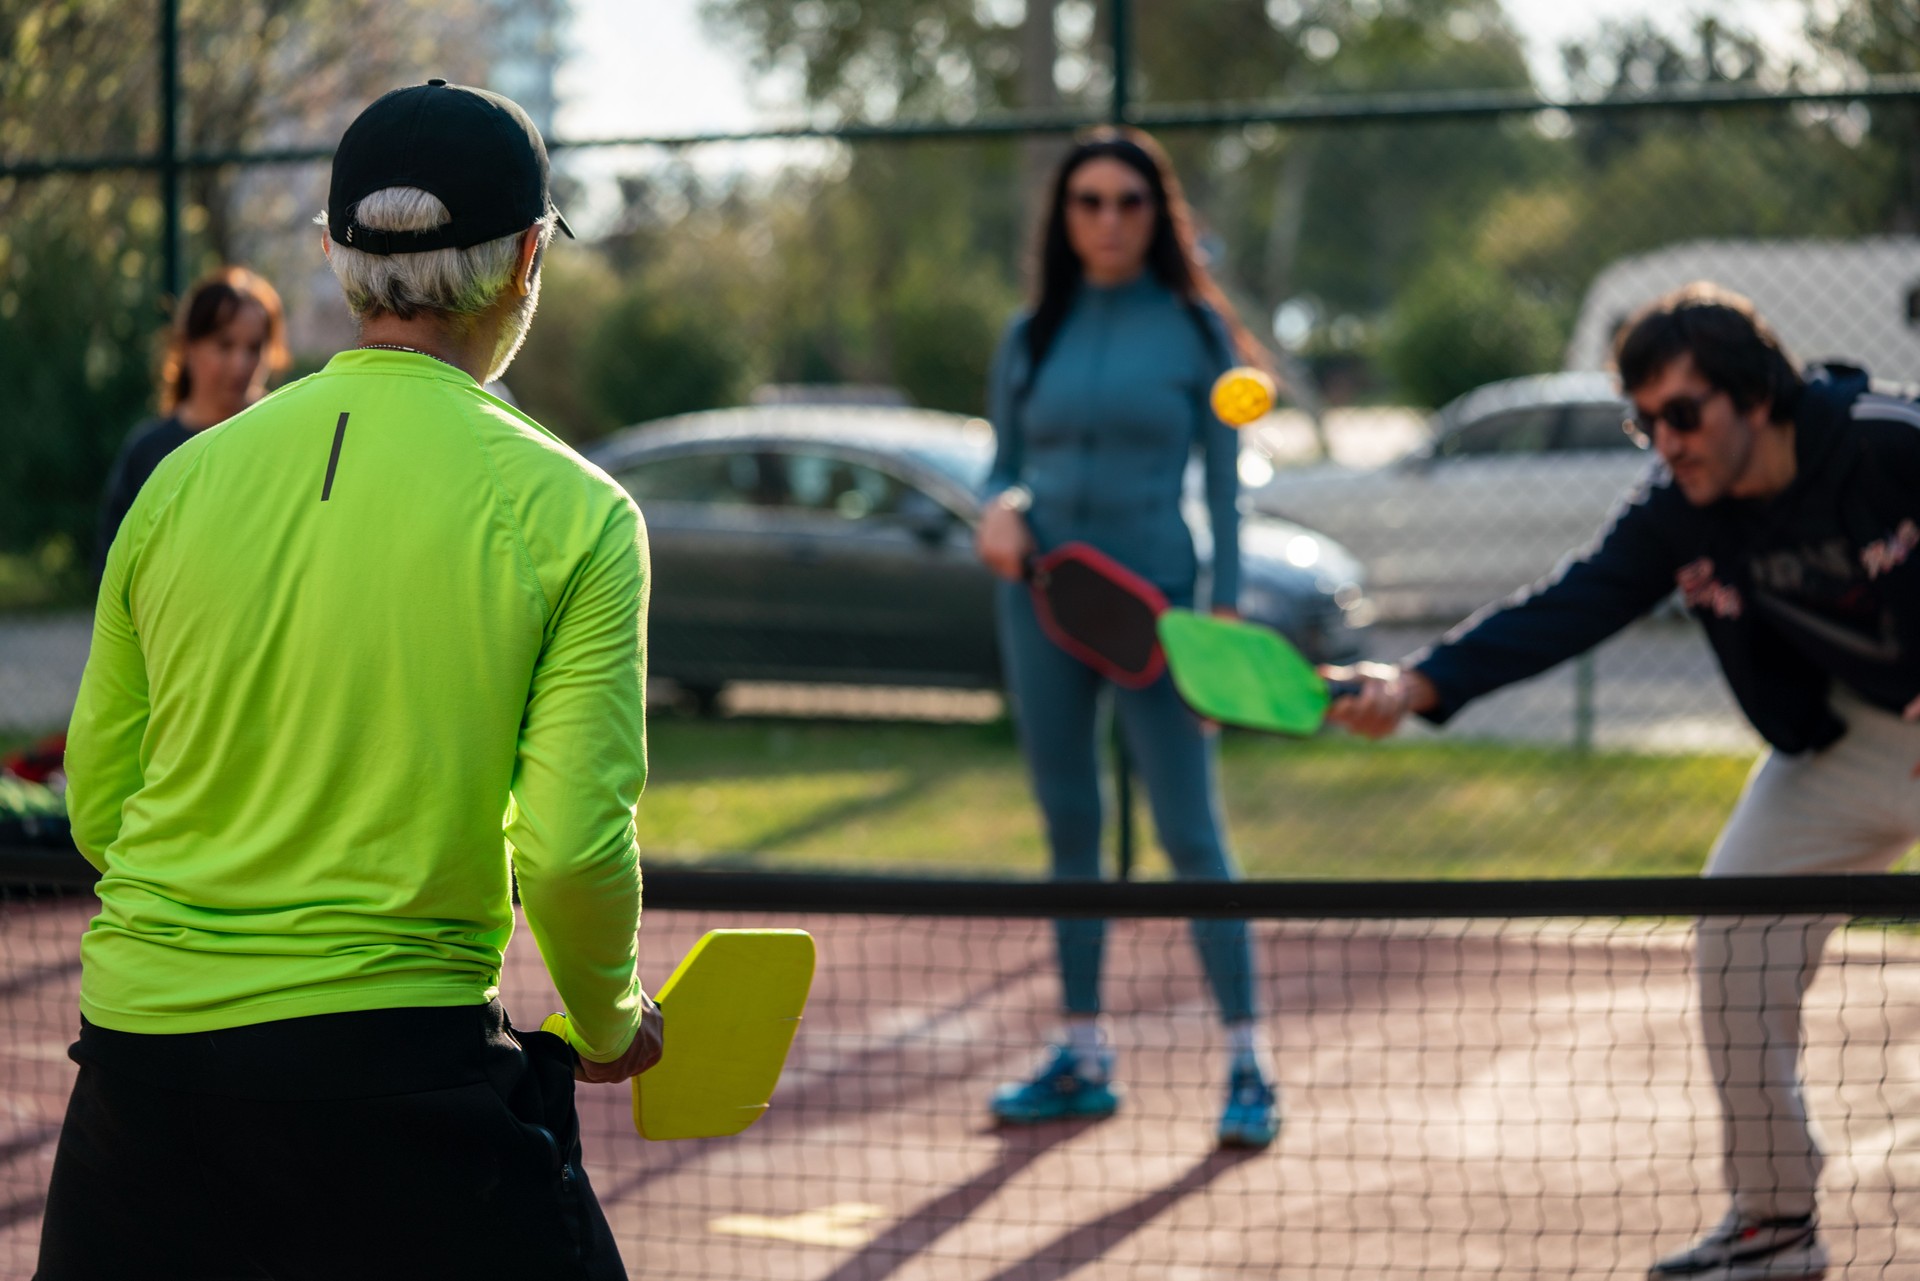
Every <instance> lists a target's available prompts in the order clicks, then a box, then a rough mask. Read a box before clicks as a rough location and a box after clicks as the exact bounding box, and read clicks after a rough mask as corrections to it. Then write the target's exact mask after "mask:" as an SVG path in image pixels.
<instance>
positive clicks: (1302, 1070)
mask: <svg viewBox="0 0 1920 1281" xmlns="http://www.w3.org/2000/svg"><path fill="white" fill-rule="evenodd" d="M88 904H89V901H88V900H75V899H68V900H38V901H27V902H20V901H13V902H3V901H0V966H4V969H3V970H0V1018H4V1020H5V1026H6V1029H7V1035H6V1038H5V1040H4V1043H0V1277H5V1278H24V1277H27V1276H29V1275H30V1274H31V1270H32V1259H33V1254H34V1248H35V1241H36V1236H37V1231H38V1215H39V1209H40V1204H41V1199H42V1197H43V1196H44V1191H45V1181H46V1177H47V1171H48V1169H49V1166H50V1163H51V1160H52V1154H53V1145H54V1138H55V1135H56V1133H57V1130H58V1125H59V1120H60V1116H61V1113H62V1110H63V1107H64V1102H65V1095H66V1091H67V1089H68V1086H69V1083H70V1081H71V1074H72V1066H71V1064H70V1063H68V1061H67V1060H66V1058H65V1057H64V1050H65V1046H66V1043H67V1041H68V1039H69V1034H70V1029H71V1028H72V1027H73V1026H74V1023H75V1018H76V1016H75V1014H74V1001H75V992H76V987H77V984H78V972H79V967H78V962H77V960H76V959H75V956H76V952H75V948H76V941H77V938H78V935H79V932H80V930H81V928H82V926H83V924H84V922H85V920H86V919H87V917H88V916H89V915H90V907H89V905H88ZM1496 924H1499V925H1501V926H1503V927H1504V928H1496ZM796 925H797V926H801V927H803V928H806V929H808V930H810V931H812V932H813V934H814V935H815V938H816V939H817V941H818V943H819V949H820V968H819V972H818V976H817V978H816V981H815V985H814V995H813V999H812V1003H811V1005H810V1007H809V1012H808V1017H807V1020H806V1022H805V1023H804V1024H803V1026H802V1028H801V1031H800V1035H799V1037H798V1039H797V1041H796V1044H795V1048H794V1052H793V1056H792V1059H791V1060H790V1062H789V1066H788V1070H787V1074H786V1077H785V1079H784V1080H783V1082H782V1085H781V1087H780V1090H779V1092H778V1093H777V1094H776V1095H775V1100H774V1109H773V1111H772V1112H771V1113H770V1114H769V1115H768V1116H767V1117H766V1118H765V1119H763V1120H762V1121H761V1122H760V1123H759V1124H758V1125H756V1126H755V1127H754V1128H753V1129H751V1130H749V1131H747V1132H746V1133H745V1134H743V1135H740V1136H738V1137H736V1138H731V1139H720V1140H703V1141H691V1142H685V1143H671V1144H649V1143H647V1142H645V1141H644V1140H642V1139H640V1138H638V1137H637V1136H635V1135H634V1133H633V1131H632V1128H631V1121H630V1114H629V1094H628V1091H627V1089H626V1088H625V1087H619V1088H615V1087H592V1086H583V1087H581V1091H580V1095H581V1112H582V1121H583V1125H584V1127H585V1133H586V1159H587V1166H588V1170H589V1171H590V1173H591V1175H592V1177H593V1180H594V1183H595V1185H596V1187H597V1188H598V1189H599V1191H600V1195H601V1198H602V1200H603V1202H604V1203H605V1204H606V1207H607V1210H608V1213H609V1216H610V1218H611V1220H612V1222H613V1225H614V1229H615V1232H616V1234H617V1235H618V1236H619V1237H620V1239H621V1245H622V1249H623V1252H624V1254H625V1257H626V1259H627V1263H628V1266H629V1268H630V1270H631V1271H632V1273H633V1275H635V1276H645V1277H649V1278H655V1277H658V1278H695V1277H711V1278H750V1277H768V1278H782V1279H787V1278H831V1279H833V1281H853V1279H854V1278H863V1279H868V1281H872V1279H877V1278H883V1277H887V1278H891V1277H898V1278H994V1279H995V1281H1000V1279H1002V1278H1007V1279H1011V1278H1029V1279H1039V1278H1059V1277H1066V1276H1076V1277H1086V1278H1096V1277H1140V1278H1149V1277H1151V1278H1171V1279H1172V1281H1201V1279H1203V1278H1213V1277H1240V1276H1247V1277H1279V1278H1287V1279H1288V1281H1296V1279H1297V1281H1306V1279H1308V1278H1315V1279H1317V1278H1336V1277H1337V1278H1347V1277H1352V1278H1362V1277H1365V1278H1374V1277H1435V1278H1442V1277H1445V1278H1453V1277H1462V1278H1493V1277H1501V1278H1511V1277H1556V1278H1560V1277H1596V1278H1598V1277H1617V1278H1638V1277H1640V1276H1643V1275H1644V1270H1645V1268H1646V1265H1647V1262H1648V1260H1649V1258H1650V1257H1652V1256H1653V1255H1654V1254H1656V1253H1658V1252H1662V1251H1665V1250H1667V1249H1670V1248H1673V1247H1675V1246H1677V1245H1679V1244H1681V1243H1683V1242H1684V1241H1685V1240H1687V1239H1688V1238H1689V1237H1690V1236H1691V1235H1692V1234H1693V1233H1694V1231H1695V1230H1696V1229H1697V1227H1698V1226H1699V1225H1700V1224H1701V1223H1702V1222H1704V1221H1705V1220H1707V1219H1708V1218H1710V1217H1713V1216H1716V1215H1717V1214H1718V1212H1719V1210H1720V1208H1721V1203H1720V1199H1719V1195H1718V1193H1717V1191H1716V1190H1715V1189H1716V1188H1717V1184H1718V1172H1717V1160H1716V1158H1715V1156H1714V1155H1713V1154H1714V1152H1715V1150H1716V1148H1717V1131H1718V1126H1717V1122H1716V1120H1715V1119H1714V1115H1713V1110H1712V1099H1711V1094H1710V1091H1709V1090H1708V1088H1707V1084H1706V1068H1705V1063H1704V1059H1703V1058H1702V1057H1701V1056H1700V1053H1699V1051H1698V1049H1697V1046H1696V1037H1695V1036H1694V1034H1693V1029H1692V1022H1693V1020H1692V1014H1691V995H1690V993H1691V986H1692V985H1691V981H1690V979H1689V976H1688V969H1687V958H1688V944H1689V936H1688V932H1687V931H1686V930H1685V929H1684V928H1683V927H1679V926H1673V925H1666V926H1661V925H1653V924H1643V923H1639V922H1626V923H1623V922H1618V921H1605V922H1591V923H1584V924H1576V923H1565V922H1553V921H1546V922H1539V921H1522V922H1506V923H1487V922H1480V923H1462V922H1401V923H1367V922H1359V923H1343V922H1313V923H1286V922H1277V923H1275V922H1263V923H1257V924H1256V925H1255V927H1254V937H1255V940H1256V949H1257V953H1258V957H1259V962H1260V964H1261V967H1262V973H1263V976H1264V981H1263V983H1262V987H1261V991H1262V994H1263V999H1264V1001H1265V1003H1266V1005H1267V1006H1268V1008H1269V1009H1270V1010H1273V1011H1275V1012H1274V1013H1273V1014H1272V1015H1271V1017H1270V1027H1271V1030H1272V1033H1273V1035H1274V1037H1275V1039H1276V1041H1277V1042H1278V1045H1279V1047H1280V1064H1281V1070H1282V1073H1283V1076H1284V1080H1285V1084H1286V1089H1287V1108H1288V1110H1287V1122H1286V1126H1285V1128H1284V1130H1283V1132H1282V1134H1281V1137H1280V1140H1279V1142H1278V1143H1277V1144H1276V1145H1275V1147H1274V1148H1273V1149H1272V1150H1270V1151H1268V1152H1265V1153H1257V1154H1227V1153H1220V1152H1216V1151H1215V1150H1214V1147H1213V1142H1212V1124H1213V1121H1214V1118H1215V1116H1216V1110H1217V1108H1218V1106H1219V1104H1220V1101H1221V1100H1220V1097H1219V1096H1220V1080H1219V1078H1220V1076H1221V1070H1222V1069H1221V1062H1220V1059H1219V1055H1218V1050H1217V1048H1216V1043H1217V1036H1218V1033H1217V1028H1216V1024H1215V1023H1214V1021H1213V1018H1212V1016H1211V1013H1210V1012H1209V1008H1208V1004H1207V1000H1206V997H1205V994H1204V991H1203V989H1202V987H1201V985H1200V983H1199V981H1198V978H1197V974H1196V968H1197V967H1196V963H1195V961H1194V959H1193V953H1192V949H1191V947H1190V946H1189V945H1188V942H1187V938H1186V935H1185V930H1184V927H1182V926H1181V925H1179V924H1178V923H1175V922H1164V921H1133V922H1119V923H1116V924H1115V925H1114V927H1113V931H1112V938H1111V941H1110V944H1109V955H1108V985H1107V991H1108V999H1109V1004H1110V1006H1111V1007H1112V1009H1113V1012H1114V1013H1113V1023H1114V1029H1115V1034H1116V1040H1117V1041H1118V1043H1119V1045H1120V1047H1121V1052H1122V1055H1123V1058H1122V1068H1121V1079H1122V1080H1123V1082H1124V1083H1125V1085H1126V1086H1127V1088H1128V1089H1129V1091H1130V1093H1129V1095H1128V1098H1127V1101H1126V1105H1125V1107H1124V1108H1123V1110H1122V1111H1121V1113H1120V1114H1119V1115H1118V1116H1117V1117H1115V1118H1113V1119H1111V1120H1108V1121H1104V1122H1099V1123H1078V1124H1056V1125H1048V1126H1041V1127H1037V1128H1033V1129H1027V1130H1000V1131H996V1130H994V1129H992V1128H990V1127H989V1126H988V1124H987V1123H986V1110H985V1100H986V1097H987V1094H988V1092H989V1090H990V1089H991V1087H992V1086H993V1085H994V1084H995V1083H997V1082H999V1081H1003V1080H1007V1079H1010V1078H1012V1077H1014V1076H1016V1075H1018V1074H1020V1073H1022V1072H1024V1071H1025V1070H1026V1069H1027V1068H1028V1067H1029V1066H1030V1064H1031V1062H1032V1058H1033V1054H1034V1049H1035V1046H1036V1045H1037V1044H1038V1042H1039V1039H1040V1038H1041V1036H1042V1035H1043V1034H1044V1031H1045V1029H1046V1028H1047V1026H1048V1025H1049V1024H1050V1022H1051V1014H1050V1011H1051V1010H1052V1008H1053V1006H1054V1002H1055V1000H1056V999H1057V997H1056V993H1057V981H1056V979H1055V977H1054V973H1053V964H1052V946H1051V939H1050V935H1049V933H1048V930H1047V927H1046V925H1045V923H1044V922H1036V921H964V920H938V919H924V918H922V919H910V920H902V919H894V918H882V917H826V916H811V917H803V918H796V917H791V916H759V915H756V916H752V917H749V916H745V915H740V914H693V913H680V912H668V911H664V910H653V909H650V910H649V911H648V912H647V915H646V921H645V928H644V930H643V932H642V943H643V955H644V957H645V963H646V967H647V975H648V978H649V980H650V981H651V982H653V983H658V982H659V981H660V979H661V978H662V977H663V976H664V975H665V973H666V972H667V971H668V970H669V969H670V968H671V966H672V964H673V963H674V962H675V961H676V960H677V959H678V957H679V956H680V955H681V954H682V953H683V952H684V951H685V950H686V948H687V947H689V946H691V945H692V943H693V942H694V941H695V940H696V939H697V938H698V937H699V935H700V934H701V933H702V932H703V931H704V930H706V929H709V928H717V927H727V926H735V927H752V926H796ZM1843 955H1845V956H1846V957H1847V958H1848V959H1849V961H1850V962H1858V963H1849V964H1846V965H1841V964H1837V963H1834V962H1838V961H1839V960H1841V959H1842V956H1843ZM1828 956H1829V962H1830V964H1829V967H1828V969H1827V971H1826V972H1825V973H1824V975H1823V977H1822V979H1821V981H1820V984H1819V985H1818V986H1817V987H1816V988H1815V991H1814V996H1813V997H1812V999H1811V1001H1810V1007H1809V1011H1810V1012H1809V1022H1808V1039H1809V1044H1810V1047H1811V1048H1810V1050H1809V1069H1810V1077H1811V1080H1812V1081H1813V1082H1814V1084H1813V1085H1812V1087H1811V1088H1810V1089H1809V1099H1810V1102H1811V1105H1812V1106H1813V1108H1814V1110H1815V1112H1816V1115H1817V1116H1818V1117H1819V1119H1820V1122H1821V1124H1822V1125H1823V1126H1824V1128H1825V1132H1826V1134H1827V1136H1828V1149H1829V1162H1828V1168H1827V1172H1826V1178H1825V1183H1824V1187H1825V1189H1826V1191H1825V1203H1824V1212H1825V1219H1826V1234H1827V1240H1828V1243H1829V1246H1830V1247H1831V1249H1832V1251H1833V1253H1834V1256H1835V1264H1836V1266H1835V1267H1834V1268H1833V1269H1832V1271H1831V1272H1830V1273H1829V1276H1830V1277H1833V1278H1845V1279H1848V1281H1855V1279H1859V1278H1866V1277H1875V1278H1891V1277H1898V1276H1901V1275H1902V1272H1901V1271H1900V1269H1901V1268H1902V1267H1903V1266H1911V1260H1913V1259H1915V1258H1920V1064H1917V1063H1916V1053H1915V1046H1916V1044H1920V939H1916V938H1915V937H1913V936H1912V935H1909V934H1904V933H1898V932H1895V933H1887V932H1883V931H1881V930H1879V929H1856V930H1853V931H1848V932H1844V933H1843V934H1842V935H1840V936H1837V937H1836V939H1835V942H1834V944H1833V945H1832V948H1831V950H1830V951H1829V953H1828ZM505 988H506V992H505V997H506V999H507V1001H508V1006H509V1009H511V1010H512V1011H513V1013H514V1016H515V1022H516V1023H517V1024H518V1025H520V1026H523V1027H532V1026H536V1025H537V1024H538V1022H539V1020H540V1017H541V1015H542V1014H544V1013H545V1012H546V1011H547V1010H548V1009H549V1008H551V1006H552V1003H553V1002H552V997H551V995H550V992H549V991H548V990H547V988H546V985H545V979H544V972H543V971H542V970H541V968H540V962H539V957H538V953H537V951H536V949H535V948H534V947H533V945H532V941H531V937H530V936H529V935H528V934H527V933H526V932H525V931H524V927H523V929H522V931H521V933H519V934H518V935H516V942H515V944H514V947H513V949H512V952H511V954H510V957H509V963H508V975H507V979H506V983H505ZM672 1035H673V1033H672V1025H671V1023H669V1025H668V1031H667V1038H668V1040H667V1044H668V1047H669V1049H668V1052H669V1053H671V1052H672V1050H671V1047H672ZM1902 1259H1904V1260H1907V1261H1908V1263H1907V1264H1906V1265H1902V1264H1900V1263H1897V1262H1895V1261H1896V1260H1902ZM1908 1275H1911V1274H1908Z"/></svg>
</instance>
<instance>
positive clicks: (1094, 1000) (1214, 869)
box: [999, 583, 1254, 1023]
mask: <svg viewBox="0 0 1920 1281" xmlns="http://www.w3.org/2000/svg"><path fill="white" fill-rule="evenodd" d="M999 607H1000V619H999V622H1000V653H1001V656H1002V658H1003V660H1004V662H1005V665H1006V671H1007V682H1008V685H1009V687H1010V688H1011V690H1012V693H1013V697H1014V701H1015V703H1016V705H1017V713H1016V715H1017V719H1018V721H1019V726H1020V745H1021V748H1022V750H1023V751H1024V752H1025V753H1026V757H1027V769H1028V771H1029V773H1030V774H1031V775H1032V778H1033V791H1034V795H1035V797H1036V798H1037V799H1038V800H1039V802H1040V812H1041V814H1042V816H1043V817H1044V818H1045V820H1046V825H1047V843H1048V845H1049V847H1050V848H1051V850H1052V853H1053V877H1054V879H1055V880H1060V881H1094V880H1098V879H1100V824H1101V802H1100V765H1099V734H1098V725H1099V722H1100V715H1099V711H1100V701H1101V699H1102V697H1103V696H1106V695H1107V694H1108V691H1111V697H1112V699H1113V706H1114V709H1115V711H1116V713H1117V715H1118V716H1119V717H1120V732H1121V733H1122V734H1123V735H1125V739H1126V745H1127V753H1128V755H1129V756H1131V757H1132V758H1133V767H1134V769H1135V770H1136V771H1137V772H1138V774H1139V776H1140V778H1141V780H1142V781H1143V782H1144V783H1145V784H1146V789H1147V801H1148V804H1149V806H1150V808H1151V810H1152V812H1153V826H1154V830H1155V832H1157V833H1158V834H1159V837H1160V844H1161V845H1162V846H1164V847H1165V849H1166V851H1167V855H1168V857H1169V858H1171V859H1172V861H1173V870H1174V873H1175V875H1177V876H1179V877H1180V878H1181V879H1182V880H1215V881H1221V880H1232V879H1234V878H1235V876H1236V872H1235V869H1234V867H1233V863H1232V860H1231V859H1230V858H1229V857H1228V855H1227V850H1226V845H1225V843H1224V842H1223V841H1222V839H1221V830H1222V826H1223V825H1222V823H1221V821H1220V798H1219V792H1218V788H1217V787H1216V771H1215V768H1214V736H1213V735H1211V734H1209V733H1207V732H1206V731H1205V730H1204V729H1203V728H1202V726H1201V724H1200V722H1199V720H1197V719H1196V718H1195V717H1194V715H1193V713H1192V712H1191V711H1189V710H1188V709H1187V705H1186V704H1185V703H1183V702H1181V701H1180V695H1179V693H1178V692H1177V691H1176V690H1175V689H1174V687H1173V680H1172V678H1171V677H1169V676H1165V675H1162V676H1161V678H1160V679H1159V680H1157V681H1155V682H1154V683H1153V684H1152V685H1149V686H1148V687H1147V688H1146V689H1141V690H1130V689H1121V688H1119V687H1117V686H1114V685H1112V684H1111V683H1110V682H1108V681H1107V680H1106V679H1105V678H1103V677H1102V676H1100V675H1099V674H1098V673H1096V672H1095V671H1093V669H1092V668H1089V667H1087V666H1086V665H1085V664H1084V663H1081V662H1080V661H1079V660H1078V659H1076V658H1074V657H1072V656H1071V655H1069V654H1068V653H1066V652H1065V651H1064V650H1062V649H1060V647H1059V646H1057V645H1055V644H1054V643H1053V642H1052V641H1050V640H1048V639H1047V637H1046V635H1045V633H1043V632H1042V631H1041V630H1040V623H1039V620H1038V619H1036V618H1035V617H1034V613H1033V602H1032V601H1031V600H1030V599H1029V598H1028V596H1027V591H1026V588H1025V587H1022V586H1019V585H1017V584H1013V583H1002V584H1001V585H1000V597H999ZM1106 924H1107V923H1106V922H1105V921H1101V920H1089V919H1084V918H1083V919H1077V920H1062V921H1055V922H1054V934H1055V937H1056V939H1057V941H1058V944H1059V949H1060V978H1061V984H1062V986H1063V988H1064V989H1065V1000H1066V1011H1067V1013H1068V1014H1070V1015H1073V1014H1078V1015H1089V1014H1098V1013H1099V1012H1100V963H1101V953H1102V950H1103V948H1104V946H1105V942H1106ZM1192 930H1193V941H1194V946H1195V947H1197V948H1198V949H1199V952H1200V961H1201V964H1202V965H1203V966H1205V968H1206V971H1207V980H1208V982H1209V984H1210V985H1211V986H1212V988H1213V994H1214V998H1215V1000H1217V1001H1218V1002H1219V1005H1220V1016H1221V1018H1222V1019H1224V1020H1226V1021H1227V1022H1229V1023H1231V1022H1235V1021H1238V1020H1241V1019H1250V1018H1252V1017H1253V1015H1254V1004H1253V955H1252V949H1251V948H1250V946H1249V944H1248V942H1247V926H1246V922H1244V921H1232V920H1205V921H1194V922H1192Z"/></svg>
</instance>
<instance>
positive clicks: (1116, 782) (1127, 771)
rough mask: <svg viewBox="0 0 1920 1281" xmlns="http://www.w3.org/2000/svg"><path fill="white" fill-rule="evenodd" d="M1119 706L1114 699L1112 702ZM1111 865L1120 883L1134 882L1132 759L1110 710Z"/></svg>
mask: <svg viewBox="0 0 1920 1281" xmlns="http://www.w3.org/2000/svg"><path fill="white" fill-rule="evenodd" d="M1115 701H1116V702H1118V698H1117V696H1116V699H1115ZM1113 803H1114V817H1115V826H1114V835H1115V847H1114V863H1115V865H1116V866H1115V870H1116V871H1118V872H1119V873H1120V879H1121V880H1123V881H1130V880H1132V879H1133V759H1132V757H1131V756H1130V755H1129V753H1128V752H1127V736H1126V734H1125V733H1123V732H1122V731H1121V729H1120V709H1119V708H1118V707H1115V708H1114V709H1113Z"/></svg>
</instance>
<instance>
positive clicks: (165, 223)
mask: <svg viewBox="0 0 1920 1281" xmlns="http://www.w3.org/2000/svg"><path fill="white" fill-rule="evenodd" d="M160 207H161V210H162V214H161V217H162V230H161V233H160V235H161V243H160V288H161V290H162V292H163V293H164V294H165V295H166V300H167V303H168V305H169V307H171V305H172V303H173V301H174V300H175V299H177V298H179V297H180V292H181V290H182V289H183V288H184V287H185V282H184V281H182V279H181V275H182V267H183V264H182V261H181V243H180V239H181V237H180V0H160Z"/></svg>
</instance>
